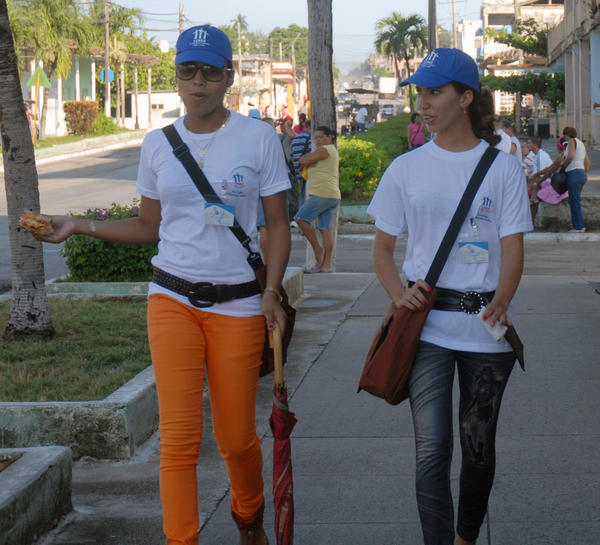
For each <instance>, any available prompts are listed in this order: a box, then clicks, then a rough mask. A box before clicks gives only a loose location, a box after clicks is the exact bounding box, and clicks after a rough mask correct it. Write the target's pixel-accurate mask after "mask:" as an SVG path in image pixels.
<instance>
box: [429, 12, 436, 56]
mask: <svg viewBox="0 0 600 545" xmlns="http://www.w3.org/2000/svg"><path fill="white" fill-rule="evenodd" d="M427 23H428V25H429V51H432V50H433V49H435V48H436V47H437V13H436V0H429V17H428V21H427Z"/></svg>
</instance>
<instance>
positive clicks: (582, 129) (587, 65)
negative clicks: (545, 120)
mask: <svg viewBox="0 0 600 545" xmlns="http://www.w3.org/2000/svg"><path fill="white" fill-rule="evenodd" d="M548 63H549V64H550V66H551V67H557V70H558V69H560V70H564V73H565V94H566V100H565V109H564V112H562V115H561V117H560V118H559V123H560V125H561V126H562V127H564V126H567V125H569V126H572V127H575V128H576V129H577V132H578V133H579V134H580V136H581V138H582V139H583V140H585V141H586V142H587V143H588V144H591V145H596V146H597V145H599V144H600V0H585V1H583V0H565V11H564V18H563V19H562V21H561V22H560V23H559V24H558V25H557V26H556V27H555V28H554V29H553V30H552V31H551V32H550V34H549V36H548Z"/></svg>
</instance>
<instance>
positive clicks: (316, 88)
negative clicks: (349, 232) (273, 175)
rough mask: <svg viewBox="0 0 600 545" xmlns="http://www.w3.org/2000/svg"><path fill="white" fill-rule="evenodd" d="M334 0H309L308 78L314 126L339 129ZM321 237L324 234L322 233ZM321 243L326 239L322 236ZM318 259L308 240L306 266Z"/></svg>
mask: <svg viewBox="0 0 600 545" xmlns="http://www.w3.org/2000/svg"><path fill="white" fill-rule="evenodd" d="M331 3H332V0H308V81H309V85H310V91H309V96H310V104H311V108H310V111H311V120H310V126H311V128H312V130H313V133H314V130H315V129H316V128H317V127H320V126H325V127H329V128H330V129H332V130H334V131H337V118H336V114H335V101H334V94H333V39H332V29H333V15H332V10H331ZM338 217H339V207H338V209H337V210H336V212H335V214H334V217H333V220H332V225H331V231H332V236H333V250H332V252H333V255H332V258H331V267H332V270H335V255H336V247H337V231H338ZM319 238H320V237H319ZM320 244H321V246H323V241H322V240H320ZM315 265H316V259H315V256H314V253H313V252H312V249H311V246H310V244H308V243H307V244H306V266H307V267H308V268H313V267H314V266H315Z"/></svg>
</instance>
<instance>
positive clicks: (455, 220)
mask: <svg viewBox="0 0 600 545" xmlns="http://www.w3.org/2000/svg"><path fill="white" fill-rule="evenodd" d="M497 155H498V150H497V149H496V148H494V147H492V146H489V147H488V148H487V149H486V150H485V152H484V153H483V155H482V156H481V159H479V163H477V167H476V168H475V172H473V175H472V176H471V179H470V180H469V184H468V185H467V188H466V189H465V192H464V194H463V196H462V198H461V200H460V202H459V203H458V207H457V208H456V211H455V212H454V216H453V217H452V221H451V222H450V225H449V226H448V230H447V231H446V234H445V235H444V238H443V239H442V242H441V244H440V247H439V248H438V251H437V253H436V254H435V257H434V258H433V262H432V263H431V267H430V268H429V272H428V273H427V276H426V277H425V282H427V284H429V285H430V286H432V287H433V286H435V284H436V282H437V281H438V278H439V277H440V274H441V273H442V269H443V268H444V265H445V264H446V260H447V259H448V255H450V250H452V246H453V244H454V241H455V240H456V237H457V236H458V232H459V231H460V227H461V225H462V224H463V222H464V221H465V218H466V217H467V212H468V211H469V208H471V203H472V202H473V199H474V198H475V194H476V193H477V190H478V189H479V186H480V185H481V182H482V181H483V179H484V178H485V175H486V174H487V171H488V170H489V168H490V166H491V165H492V163H493V162H494V159H495V158H496V156H497Z"/></svg>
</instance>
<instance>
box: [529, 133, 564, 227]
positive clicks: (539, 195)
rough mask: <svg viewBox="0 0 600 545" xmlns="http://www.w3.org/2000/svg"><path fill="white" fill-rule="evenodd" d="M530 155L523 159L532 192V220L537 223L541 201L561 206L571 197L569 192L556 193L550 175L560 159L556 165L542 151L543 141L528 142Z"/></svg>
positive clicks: (535, 139)
mask: <svg viewBox="0 0 600 545" xmlns="http://www.w3.org/2000/svg"><path fill="white" fill-rule="evenodd" d="M527 146H528V148H529V153H528V154H527V155H526V156H525V159H523V162H524V164H525V165H526V167H527V171H526V174H527V186H528V188H529V191H530V198H529V202H530V207H531V219H532V221H535V217H536V215H537V210H538V207H539V203H540V201H543V202H546V203H548V204H559V203H560V202H561V201H563V200H564V199H566V198H567V197H568V196H569V193H568V192H565V193H563V194H562V195H559V194H558V193H557V192H556V191H554V189H553V187H552V185H551V183H550V178H549V175H551V174H552V172H553V171H555V170H556V168H557V167H558V163H559V162H560V157H559V159H558V161H557V162H556V163H555V162H554V161H552V159H551V157H550V155H548V153H546V152H545V151H544V150H543V149H542V139H541V138H540V137H539V136H531V137H530V138H529V140H528V141H527Z"/></svg>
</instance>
